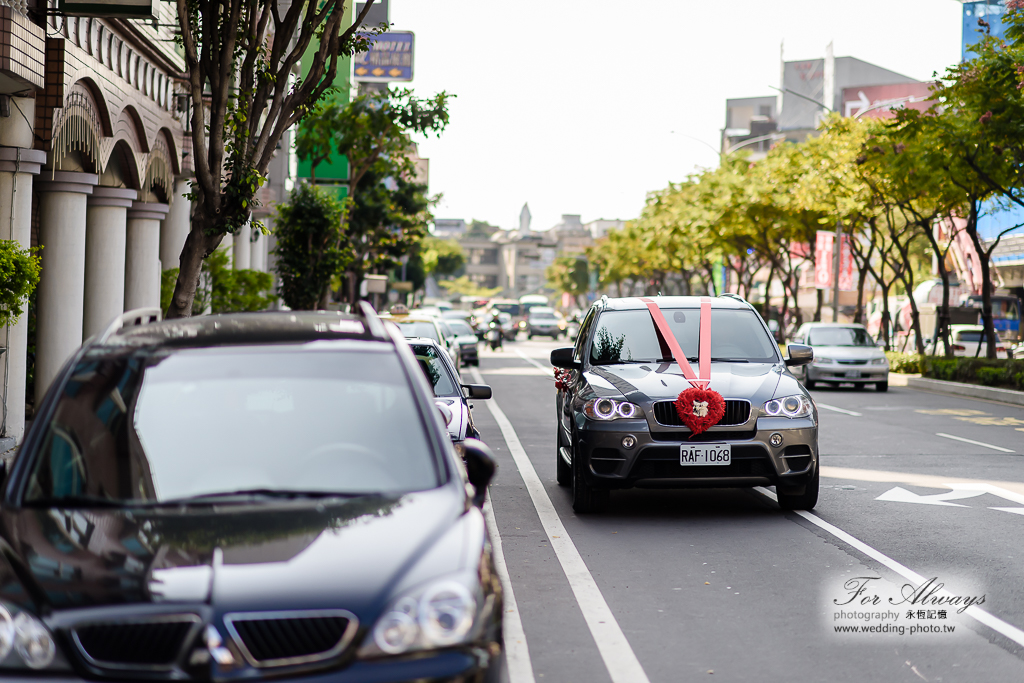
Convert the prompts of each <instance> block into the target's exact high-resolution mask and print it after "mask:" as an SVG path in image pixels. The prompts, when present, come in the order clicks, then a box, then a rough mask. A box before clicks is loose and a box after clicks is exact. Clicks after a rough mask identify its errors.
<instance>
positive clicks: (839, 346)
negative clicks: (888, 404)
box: [790, 323, 889, 391]
mask: <svg viewBox="0 0 1024 683" xmlns="http://www.w3.org/2000/svg"><path fill="white" fill-rule="evenodd" d="M790 343H793V344H805V345H807V346H810V347H812V348H813V349H814V361H813V362H812V363H811V364H810V365H806V366H804V367H802V368H798V369H797V370H796V371H794V374H797V376H798V377H800V378H801V379H802V380H803V382H804V386H806V387H807V388H808V389H813V388H814V386H815V385H816V384H828V385H831V386H838V385H839V384H843V383H850V384H854V385H855V386H858V387H860V386H863V385H865V384H874V385H875V389H877V390H878V391H888V390H889V359H888V358H886V357H885V352H884V351H883V350H882V349H880V348H879V347H878V346H877V344H876V343H875V340H874V339H872V337H871V335H870V334H869V333H868V331H867V328H865V327H864V326H863V325H854V324H850V323H804V324H803V325H801V326H800V329H798V330H797V331H796V335H794V337H793V339H792V340H791V342H790Z"/></svg>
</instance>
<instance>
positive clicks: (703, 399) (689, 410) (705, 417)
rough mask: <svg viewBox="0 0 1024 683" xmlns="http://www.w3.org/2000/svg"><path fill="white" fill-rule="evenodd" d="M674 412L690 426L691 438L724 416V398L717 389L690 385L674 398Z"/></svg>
mask: <svg viewBox="0 0 1024 683" xmlns="http://www.w3.org/2000/svg"><path fill="white" fill-rule="evenodd" d="M675 406H676V413H678V414H679V419H680V420H682V421H683V424H684V425H686V426H687V427H689V428H690V431H692V432H693V434H692V435H691V436H690V438H691V439H692V438H693V437H694V436H697V435H698V434H702V433H704V432H706V431H707V430H708V429H710V428H711V427H713V426H714V425H716V424H718V423H719V422H720V421H721V419H722V418H723V417H725V399H724V398H722V395H721V394H720V393H718V392H717V391H712V390H711V389H698V388H696V387H691V388H689V389H687V390H686V391H683V392H682V393H680V394H679V397H678V398H676V400H675Z"/></svg>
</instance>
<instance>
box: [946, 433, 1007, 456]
mask: <svg viewBox="0 0 1024 683" xmlns="http://www.w3.org/2000/svg"><path fill="white" fill-rule="evenodd" d="M935 436H941V437H942V438H944V439H953V440H954V441H963V442H964V443H969V444H973V445H975V446H981V447H982V448H991V449H992V450H994V451H1002V452H1003V453H1016V451H1012V450H1010V449H1009V448H1003V447H1002V446H993V445H992V444H990V443H984V442H982V441H974V440H973V439H965V438H964V437H962V436H953V435H952V434H943V433H942V432H935Z"/></svg>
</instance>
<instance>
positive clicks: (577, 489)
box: [572, 439, 609, 515]
mask: <svg viewBox="0 0 1024 683" xmlns="http://www.w3.org/2000/svg"><path fill="white" fill-rule="evenodd" d="M573 441H574V443H573V444H572V509H573V510H574V511H575V512H577V513H578V514H581V515H582V514H587V513H588V512H601V511H603V510H604V509H605V508H606V507H607V506H608V499H609V492H608V491H607V490H603V489H595V488H594V487H593V486H591V485H590V484H588V483H587V480H586V479H585V478H584V476H583V468H584V464H583V458H580V457H578V450H577V448H576V444H575V439H573Z"/></svg>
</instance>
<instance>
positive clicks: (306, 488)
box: [25, 347, 439, 504]
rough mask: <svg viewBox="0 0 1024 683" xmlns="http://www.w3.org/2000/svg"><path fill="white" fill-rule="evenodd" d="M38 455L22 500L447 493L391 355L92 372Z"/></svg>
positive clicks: (116, 364)
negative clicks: (439, 488)
mask: <svg viewBox="0 0 1024 683" xmlns="http://www.w3.org/2000/svg"><path fill="white" fill-rule="evenodd" d="M41 443H42V446H41V448H40V452H39V453H37V457H36V460H35V462H34V465H33V468H32V471H31V474H30V476H29V480H28V486H27V490H26V492H25V499H26V501H40V502H43V501H45V502H50V503H53V504H59V503H60V501H61V500H68V501H82V500H94V501H109V502H118V503H124V504H158V503H161V502H167V501H178V500H188V499H192V498H196V497H200V496H211V495H216V494H218V493H229V492H234V491H257V490H263V491H296V492H318V491H319V492H332V493H338V494H349V495H352V494H356V495H362V494H372V493H382V494H394V493H403V492H408V491H416V490H424V489H429V488H434V487H436V486H438V485H439V472H438V463H437V461H436V460H435V457H434V455H433V449H432V448H431V446H430V442H429V440H428V437H427V433H426V430H425V428H424V425H423V421H422V419H421V417H420V414H419V411H418V409H417V406H416V403H415V400H414V397H413V394H412V392H411V391H410V385H409V382H408V380H407V378H406V375H405V373H404V372H403V370H402V367H401V365H400V364H399V361H398V359H397V357H396V356H395V355H394V353H393V352H389V353H383V352H378V351H371V350H366V351H338V350H332V351H326V350H322V351H300V350H295V349H287V350H285V349H267V348H265V347H264V348H242V349H239V348H234V349H227V348H218V349H192V350H186V351H180V352H177V353H172V354H166V353H163V354H161V355H159V356H151V355H142V354H136V355H125V356H120V357H116V358H111V357H104V358H101V359H96V360H91V361H89V360H84V361H83V362H81V363H80V364H79V366H78V367H77V368H76V369H75V373H74V375H73V377H72V378H71V380H70V381H69V382H68V384H67V386H66V387H65V389H64V392H63V393H62V394H61V396H60V397H59V399H58V404H57V407H56V412H55V413H54V415H53V418H52V419H51V420H50V423H49V425H48V427H47V429H46V432H45V435H44V437H43V439H42V442H41Z"/></svg>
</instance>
